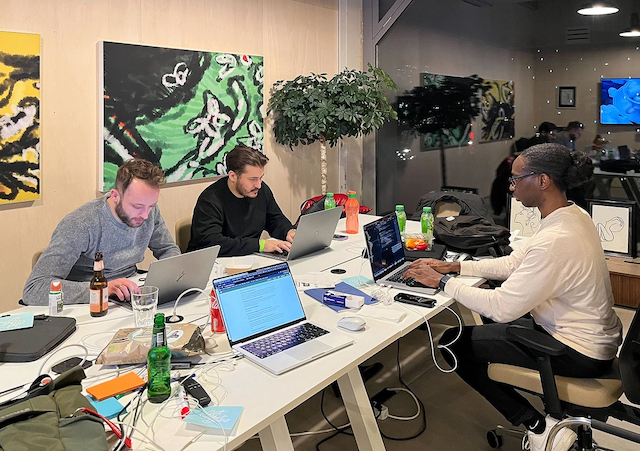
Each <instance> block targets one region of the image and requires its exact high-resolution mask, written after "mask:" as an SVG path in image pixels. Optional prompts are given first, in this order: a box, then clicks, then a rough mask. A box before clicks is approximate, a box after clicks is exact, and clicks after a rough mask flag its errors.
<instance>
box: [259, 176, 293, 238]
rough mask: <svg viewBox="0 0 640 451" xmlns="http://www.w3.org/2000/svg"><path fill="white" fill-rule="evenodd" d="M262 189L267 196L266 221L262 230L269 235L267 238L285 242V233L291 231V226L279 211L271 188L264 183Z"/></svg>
mask: <svg viewBox="0 0 640 451" xmlns="http://www.w3.org/2000/svg"><path fill="white" fill-rule="evenodd" d="M262 188H263V189H264V193H265V195H266V196H267V220H266V224H265V228H264V229H265V230H266V231H267V232H268V233H269V236H271V237H273V238H277V239H279V240H286V239H287V233H289V230H291V229H293V225H292V224H291V221H289V219H288V218H287V217H286V216H285V215H284V213H282V210H280V207H279V206H278V203H277V202H276V199H275V198H274V197H273V192H272V191H271V188H269V186H268V185H266V184H264V183H263V186H262Z"/></svg>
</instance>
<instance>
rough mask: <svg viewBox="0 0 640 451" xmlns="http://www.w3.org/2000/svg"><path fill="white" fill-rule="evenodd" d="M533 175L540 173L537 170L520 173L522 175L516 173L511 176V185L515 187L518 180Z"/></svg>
mask: <svg viewBox="0 0 640 451" xmlns="http://www.w3.org/2000/svg"><path fill="white" fill-rule="evenodd" d="M532 175H540V174H538V173H537V172H533V171H532V172H531V173H529V174H520V175H515V176H514V175H512V176H511V177H509V186H512V187H514V188H515V187H516V181H517V180H520V179H523V178H525V177H531V176H532Z"/></svg>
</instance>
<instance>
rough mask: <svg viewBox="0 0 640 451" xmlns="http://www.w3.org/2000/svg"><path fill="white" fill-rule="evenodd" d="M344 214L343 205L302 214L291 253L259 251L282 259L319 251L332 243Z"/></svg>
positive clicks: (291, 258) (292, 258)
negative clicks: (341, 216)
mask: <svg viewBox="0 0 640 451" xmlns="http://www.w3.org/2000/svg"><path fill="white" fill-rule="evenodd" d="M341 214H342V207H336V208H331V209H329V210H320V211H316V212H315V213H309V214H308V215H302V216H301V217H300V222H299V223H298V229H297V230H296V236H295V237H294V238H293V243H291V250H290V251H289V253H288V254H287V253H282V254H281V253H279V252H266V253H264V252H263V253H258V255H261V256H264V257H270V258H275V259H278V260H281V261H290V260H294V259H296V258H299V257H304V256H305V255H309V254H311V253H312V252H317V251H319V250H322V249H324V248H327V247H329V246H330V245H331V240H332V238H333V234H334V233H335V231H336V226H337V225H338V221H339V220H340V215H341Z"/></svg>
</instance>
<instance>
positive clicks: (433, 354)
mask: <svg viewBox="0 0 640 451" xmlns="http://www.w3.org/2000/svg"><path fill="white" fill-rule="evenodd" d="M400 305H402V307H404V308H405V309H407V310H409V311H411V312H414V313H417V314H418V315H420V316H422V318H423V319H424V323H425V325H426V326H427V332H428V333H429V342H430V344H431V358H432V359H433V364H434V365H435V366H436V368H438V369H439V370H440V371H442V372H443V373H453V372H454V371H455V370H456V369H457V368H458V358H457V357H456V355H455V354H454V353H453V351H451V349H449V346H451V345H452V344H454V343H455V342H456V341H458V339H459V338H460V336H461V335H462V327H463V326H462V319H461V318H460V316H459V315H458V314H457V313H456V312H455V311H454V310H452V309H451V308H449V307H447V306H446V305H443V306H442V308H444V309H447V310H449V311H450V312H451V313H453V315H454V316H455V317H456V318H457V319H458V334H457V335H456V337H455V338H454V339H453V340H451V341H450V342H449V343H447V344H438V345H437V346H434V343H433V334H432V333H431V326H430V325H429V321H428V320H427V317H426V316H425V315H424V314H423V313H422V312H420V311H418V310H416V309H414V308H411V307H410V306H408V305H406V304H400ZM436 347H437V348H438V349H440V350H445V351H447V352H448V353H449V355H451V357H452V358H453V366H452V367H451V369H449V370H447V369H445V368H442V367H441V366H440V365H438V361H437V360H436V351H435V348H436Z"/></svg>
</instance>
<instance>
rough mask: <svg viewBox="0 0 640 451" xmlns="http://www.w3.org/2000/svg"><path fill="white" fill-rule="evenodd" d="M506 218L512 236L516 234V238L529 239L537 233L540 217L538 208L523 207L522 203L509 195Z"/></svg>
mask: <svg viewBox="0 0 640 451" xmlns="http://www.w3.org/2000/svg"><path fill="white" fill-rule="evenodd" d="M507 218H508V221H509V224H508V226H509V231H510V232H511V235H512V236H513V235H514V234H515V233H516V232H517V234H518V236H524V237H530V236H533V234H534V233H536V232H537V231H538V228H539V227H540V221H541V220H542V215H541V214H540V210H538V207H525V206H524V205H523V204H522V202H520V201H519V200H517V199H516V198H515V197H513V196H512V195H511V194H509V195H508V199H507Z"/></svg>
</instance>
